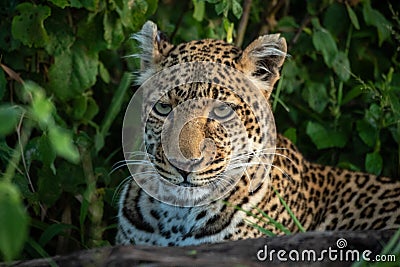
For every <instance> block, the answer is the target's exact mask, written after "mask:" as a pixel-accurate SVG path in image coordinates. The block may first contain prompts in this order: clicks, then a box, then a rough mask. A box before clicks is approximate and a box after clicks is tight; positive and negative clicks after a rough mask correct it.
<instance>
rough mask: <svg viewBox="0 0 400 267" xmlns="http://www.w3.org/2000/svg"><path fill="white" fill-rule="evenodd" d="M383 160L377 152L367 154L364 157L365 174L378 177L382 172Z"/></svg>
mask: <svg viewBox="0 0 400 267" xmlns="http://www.w3.org/2000/svg"><path fill="white" fill-rule="evenodd" d="M382 166H383V159H382V156H381V155H380V154H379V152H373V153H368V154H367V156H366V157H365V169H366V170H367V172H369V173H372V174H375V175H379V174H380V173H381V172H382Z"/></svg>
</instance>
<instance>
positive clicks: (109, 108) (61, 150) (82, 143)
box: [0, 0, 400, 261]
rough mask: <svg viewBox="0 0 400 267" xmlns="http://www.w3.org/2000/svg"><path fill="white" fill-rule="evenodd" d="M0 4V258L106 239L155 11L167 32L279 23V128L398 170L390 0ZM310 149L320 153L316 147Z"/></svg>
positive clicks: (395, 29)
mask: <svg viewBox="0 0 400 267" xmlns="http://www.w3.org/2000/svg"><path fill="white" fill-rule="evenodd" d="M391 2H392V3H391V4H390V2H389V1H370V0H361V1H358V0H354V1H333V0H324V1H307V2H305V1H300V0H291V1H263V0H253V1H248V0H207V1H202V0H192V1H178V0H168V1H167V0H166V1H157V0H135V1H131V0H108V1H103V0H70V1H69V0H49V1H45V0H30V1H27V0H8V1H1V2H0V64H1V65H0V173H1V174H0V259H3V260H7V261H9V260H12V259H28V258H35V257H44V256H47V255H54V254H56V253H67V252H69V251H72V250H77V249H84V248H92V247H97V246H102V245H105V244H110V243H112V242H113V240H114V235H115V232H116V229H115V224H116V208H115V207H116V199H117V196H115V195H114V192H115V191H116V189H117V187H118V185H119V184H120V183H121V182H122V181H123V180H124V179H125V178H126V177H127V176H128V175H129V174H128V172H127V171H126V170H123V169H118V170H117V171H115V172H114V173H113V174H109V173H110V171H111V170H112V166H113V164H114V163H116V162H118V161H120V160H122V159H123V155H122V151H121V140H120V139H121V128H122V125H121V122H122V118H123V115H124V108H125V107H126V105H127V102H128V101H129V99H130V96H131V95H132V93H133V86H131V85H130V84H131V82H132V81H133V79H134V75H133V73H134V72H135V71H137V69H138V61H137V60H135V59H133V58H129V57H128V58H126V57H125V56H127V55H130V54H133V53H135V51H137V48H136V46H135V45H136V44H135V42H134V41H133V40H130V39H129V37H130V35H131V34H132V33H134V32H137V31H138V30H139V29H140V28H141V26H142V24H143V23H144V22H145V21H146V20H148V19H152V20H153V21H155V22H156V23H157V24H158V25H159V27H160V28H161V29H162V30H163V31H164V32H166V33H167V34H168V35H169V36H170V37H171V39H172V41H173V42H174V43H179V42H181V41H188V40H192V39H200V38H223V39H226V40H228V41H233V42H235V43H236V44H238V45H246V44H248V43H249V42H250V41H251V40H252V39H254V38H255V37H257V36H258V35H259V34H260V33H267V32H269V33H272V32H281V33H282V35H283V36H284V37H286V39H287V41H288V45H289V53H290V55H291V56H290V57H289V58H288V61H287V62H286V64H285V66H284V68H283V70H282V74H283V79H282V80H281V81H280V82H279V84H278V89H277V90H276V91H275V94H274V96H273V97H274V98H273V108H274V110H275V113H276V122H277V125H278V129H279V130H280V132H282V133H284V134H285V135H286V136H288V137H289V138H291V139H292V140H293V141H295V142H296V144H297V145H298V146H299V147H300V149H301V150H302V151H303V152H304V154H305V155H306V157H308V158H309V159H311V160H314V161H318V162H320V163H323V164H330V165H338V166H341V167H345V168H350V169H354V170H364V171H368V172H371V173H375V174H383V175H387V176H392V177H400V175H399V173H400V170H399V166H400V164H399V158H400V73H399V69H400V68H399V65H400V61H399V52H400V51H399V46H400V45H399V44H400V43H399V40H400V20H399V15H398V13H397V12H398V10H400V3H399V2H398V1H391ZM317 155H318V156H317Z"/></svg>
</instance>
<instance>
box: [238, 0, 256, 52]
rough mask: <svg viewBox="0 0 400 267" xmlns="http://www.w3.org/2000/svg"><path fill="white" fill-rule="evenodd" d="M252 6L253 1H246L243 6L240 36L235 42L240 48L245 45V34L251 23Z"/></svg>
mask: <svg viewBox="0 0 400 267" xmlns="http://www.w3.org/2000/svg"><path fill="white" fill-rule="evenodd" d="M251 4H252V0H245V1H244V4H243V14H242V18H241V19H240V22H239V27H238V35H237V38H236V42H235V45H236V46H238V47H241V46H242V44H243V39H244V34H245V33H246V28H247V23H248V22H249V15H250V9H251Z"/></svg>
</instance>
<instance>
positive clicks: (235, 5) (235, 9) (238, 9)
mask: <svg viewBox="0 0 400 267" xmlns="http://www.w3.org/2000/svg"><path fill="white" fill-rule="evenodd" d="M232 13H233V15H234V16H235V17H236V18H237V19H240V18H241V17H242V14H243V8H242V6H241V5H240V3H239V2H238V1H237V0H232Z"/></svg>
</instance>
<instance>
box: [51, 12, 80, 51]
mask: <svg viewBox="0 0 400 267" xmlns="http://www.w3.org/2000/svg"><path fill="white" fill-rule="evenodd" d="M64 16H65V11H61V10H58V9H55V10H53V14H52V16H51V17H50V18H49V19H47V20H46V29H47V33H48V36H49V39H48V42H47V43H46V45H45V49H46V51H47V53H49V54H50V55H53V56H58V55H60V54H62V53H63V52H64V51H66V50H69V49H70V48H71V46H72V45H73V43H74V42H75V36H74V33H73V30H72V29H71V27H70V26H69V24H68V23H67V22H66V20H65V19H60V18H63V17H64Z"/></svg>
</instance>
